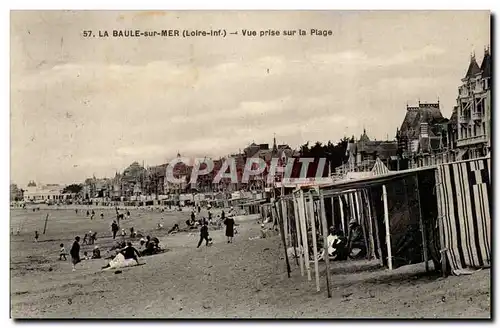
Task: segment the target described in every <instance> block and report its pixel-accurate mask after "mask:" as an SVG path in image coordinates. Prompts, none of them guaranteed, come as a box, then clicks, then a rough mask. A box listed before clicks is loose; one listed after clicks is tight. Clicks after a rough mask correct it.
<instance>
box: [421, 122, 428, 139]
mask: <svg viewBox="0 0 500 328" xmlns="http://www.w3.org/2000/svg"><path fill="white" fill-rule="evenodd" d="M420 136H421V137H423V138H426V137H428V136H429V124H427V123H420Z"/></svg>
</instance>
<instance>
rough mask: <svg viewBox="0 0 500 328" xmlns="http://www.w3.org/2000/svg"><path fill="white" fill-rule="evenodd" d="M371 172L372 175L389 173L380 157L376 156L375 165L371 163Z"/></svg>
mask: <svg viewBox="0 0 500 328" xmlns="http://www.w3.org/2000/svg"><path fill="white" fill-rule="evenodd" d="M372 173H373V175H381V174H387V173H389V169H388V168H387V166H385V165H384V163H382V161H381V160H380V158H377V160H376V161H375V165H373V169H372Z"/></svg>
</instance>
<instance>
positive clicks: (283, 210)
mask: <svg viewBox="0 0 500 328" xmlns="http://www.w3.org/2000/svg"><path fill="white" fill-rule="evenodd" d="M281 213H282V218H283V230H284V234H285V241H286V243H287V245H288V244H290V241H289V238H288V213H287V206H286V201H285V200H284V199H283V198H282V199H281Z"/></svg>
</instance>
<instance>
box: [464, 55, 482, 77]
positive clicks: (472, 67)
mask: <svg viewBox="0 0 500 328" xmlns="http://www.w3.org/2000/svg"><path fill="white" fill-rule="evenodd" d="M480 71H481V69H480V68H479V65H478V64H477V62H476V57H475V56H472V57H471V58H470V64H469V68H468V69H467V74H465V77H473V76H475V75H476V74H477V73H479V72H480Z"/></svg>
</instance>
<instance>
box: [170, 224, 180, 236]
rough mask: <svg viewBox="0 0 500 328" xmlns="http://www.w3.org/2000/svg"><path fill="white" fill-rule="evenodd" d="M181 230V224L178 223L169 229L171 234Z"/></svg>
mask: <svg viewBox="0 0 500 328" xmlns="http://www.w3.org/2000/svg"><path fill="white" fill-rule="evenodd" d="M178 231H179V225H178V224H177V223H176V224H174V226H173V227H172V228H171V229H170V230H169V231H168V233H169V234H171V233H174V232H178Z"/></svg>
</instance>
